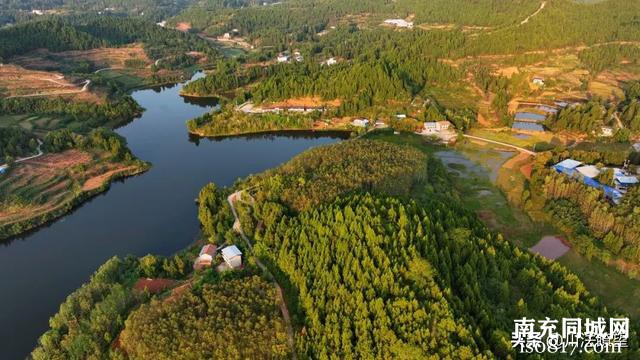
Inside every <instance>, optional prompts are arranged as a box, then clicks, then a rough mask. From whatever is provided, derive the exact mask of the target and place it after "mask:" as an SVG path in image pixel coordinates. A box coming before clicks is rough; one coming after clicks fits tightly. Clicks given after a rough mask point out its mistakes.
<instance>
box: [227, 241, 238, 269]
mask: <svg viewBox="0 0 640 360" xmlns="http://www.w3.org/2000/svg"><path fill="white" fill-rule="evenodd" d="M222 258H223V259H224V262H225V263H227V265H228V266H229V267H230V268H232V269H237V268H240V267H242V252H241V251H240V249H238V247H237V246H235V245H231V246H227V247H226V248H224V249H222Z"/></svg>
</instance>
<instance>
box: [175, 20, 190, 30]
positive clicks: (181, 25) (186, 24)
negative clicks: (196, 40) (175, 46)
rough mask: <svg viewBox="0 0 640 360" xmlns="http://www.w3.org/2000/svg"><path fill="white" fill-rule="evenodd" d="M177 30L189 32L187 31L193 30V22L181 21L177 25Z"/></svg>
mask: <svg viewBox="0 0 640 360" xmlns="http://www.w3.org/2000/svg"><path fill="white" fill-rule="evenodd" d="M176 30H178V31H182V32H187V31H189V30H191V23H190V22H179V23H178V24H177V25H176Z"/></svg>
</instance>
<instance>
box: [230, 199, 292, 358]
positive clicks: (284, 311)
mask: <svg viewBox="0 0 640 360" xmlns="http://www.w3.org/2000/svg"><path fill="white" fill-rule="evenodd" d="M243 192H244V190H239V191H236V192H234V193H233V194H231V195H229V197H228V198H227V201H228V202H229V205H230V206H231V212H232V213H233V217H234V218H235V222H234V224H233V228H234V229H235V230H236V231H237V232H238V233H239V234H240V236H241V237H242V239H243V240H244V241H245V243H246V244H247V247H248V248H249V250H251V253H253V246H252V245H251V241H249V238H247V236H246V235H245V234H244V231H242V225H241V224H240V218H239V217H238V213H237V211H236V207H235V205H234V203H235V202H236V201H241V200H242V193H243ZM254 260H255V261H256V265H258V267H259V268H260V269H261V270H262V271H264V272H265V273H266V274H267V275H268V276H269V277H270V278H271V279H272V280H273V285H274V286H275V287H276V292H277V294H278V298H279V300H280V311H281V312H282V318H283V319H284V322H285V324H286V325H287V336H288V338H289V346H290V347H291V357H292V358H293V359H294V360H297V358H298V356H297V355H296V346H295V345H296V343H295V340H294V338H293V326H292V325H291V315H290V314H289V309H288V308H287V302H286V301H285V298H284V295H283V292H282V286H280V284H278V281H277V280H276V278H275V276H273V274H272V273H271V271H269V269H267V267H266V266H264V264H262V262H261V261H260V259H258V257H257V256H254Z"/></svg>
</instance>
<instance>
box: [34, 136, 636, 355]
mask: <svg viewBox="0 0 640 360" xmlns="http://www.w3.org/2000/svg"><path fill="white" fill-rule="evenodd" d="M235 187H239V188H240V189H249V190H248V192H249V193H250V194H251V201H244V202H243V203H242V204H239V203H238V204H236V205H237V206H239V208H238V211H239V212H240V217H241V219H242V226H243V229H244V230H245V231H246V232H248V233H250V234H252V235H253V237H254V239H255V241H256V244H255V255H257V256H259V257H260V258H261V259H262V260H263V261H265V262H267V263H268V264H269V267H270V268H271V270H272V271H274V272H275V273H276V274H277V275H276V276H277V277H278V279H280V280H281V281H283V282H284V283H285V284H286V285H285V286H286V289H285V291H286V293H287V295H288V301H287V303H288V305H289V311H290V312H291V314H292V317H293V322H294V326H295V337H296V349H295V351H296V352H298V354H300V355H304V356H305V357H309V358H329V357H331V356H337V357H340V358H351V357H354V358H355V357H357V358H403V359H404V358H424V357H429V356H438V357H452V358H472V357H485V358H494V357H499V358H506V357H509V356H515V353H514V350H513V349H512V347H511V344H510V333H511V331H512V330H513V319H514V318H521V317H524V316H526V317H529V318H544V317H545V316H548V317H551V318H562V317H579V318H585V317H590V318H595V317H597V316H604V317H608V316H618V314H616V313H614V312H611V311H609V310H607V309H606V308H605V307H604V306H603V305H602V304H601V303H600V301H599V300H598V299H597V298H595V297H593V296H592V295H590V294H589V293H588V292H587V290H586V289H585V287H584V285H583V284H582V283H581V282H580V281H579V280H578V278H577V277H576V276H575V275H573V274H571V273H569V272H568V271H567V270H566V269H565V268H564V267H563V266H561V265H559V264H558V263H555V262H549V261H546V260H544V259H543V258H541V257H539V256H537V255H534V254H531V253H529V252H527V251H523V250H520V249H519V248H517V247H515V246H514V245H512V244H511V243H509V242H508V241H506V240H504V239H503V238H502V237H501V236H500V235H496V234H493V233H491V232H489V231H488V230H487V228H486V227H485V226H484V225H483V224H482V222H481V221H480V220H479V218H478V217H477V216H476V215H475V214H474V213H473V212H470V211H468V210H466V209H464V208H463V207H462V206H461V205H460V200H459V198H458V195H457V194H456V193H455V192H453V191H452V188H451V183H450V179H448V175H447V172H446V169H445V168H444V166H443V165H442V164H441V163H440V162H439V161H437V160H435V159H434V158H432V157H431V156H428V155H426V154H425V153H423V152H420V151H418V150H416V149H414V148H411V147H407V146H400V145H393V144H389V143H385V142H379V141H370V140H366V141H365V140H354V141H347V142H343V143H339V144H336V145H330V146H325V147H320V148H315V149H312V150H309V151H307V152H305V153H303V154H301V155H299V156H298V157H296V158H294V159H293V160H291V161H289V162H288V163H286V164H284V165H282V166H281V167H279V168H276V169H274V170H270V171H267V172H266V173H264V174H260V175H256V176H251V177H249V178H248V179H245V180H241V181H239V182H238V183H237V184H236V185H235ZM251 189H252V190H251ZM229 191H230V190H221V189H218V188H217V187H215V185H212V184H211V185H208V186H206V187H205V188H204V189H203V190H202V192H201V194H200V196H199V200H198V202H199V208H200V210H199V212H200V214H199V218H200V220H201V221H202V225H203V230H205V232H206V233H208V235H215V233H220V232H223V231H224V232H225V233H226V234H225V238H224V239H217V238H216V237H215V236H212V237H210V238H209V239H210V240H212V241H217V242H218V241H225V240H229V241H233V239H234V238H235V235H234V234H233V233H232V232H231V231H230V226H231V223H232V221H231V219H232V217H231V214H230V208H229V206H228V203H227V201H226V196H227V195H228V194H229ZM390 194H394V195H395V196H392V195H390ZM409 194H411V195H412V197H413V199H409V198H407V197H406V195H409ZM212 233H213V234H212ZM328 239H330V240H331V241H329V240H328ZM195 251H197V249H193V250H187V251H185V252H182V253H180V254H178V255H177V256H176V257H174V258H165V259H162V258H158V257H154V256H151V255H148V256H145V257H142V258H139V259H135V258H131V257H129V258H125V259H123V260H120V259H117V258H114V259H111V260H109V261H108V262H107V263H106V264H105V265H103V266H102V267H101V269H99V270H98V272H97V273H96V274H95V275H94V276H93V278H92V280H91V282H89V283H88V284H87V285H85V286H83V287H82V288H80V289H79V290H77V291H76V292H75V293H74V294H72V295H71V296H70V297H69V298H68V299H67V301H66V302H65V303H64V304H63V305H62V306H61V309H60V312H59V313H58V314H56V315H55V316H54V317H53V318H52V320H51V327H52V329H51V330H49V331H48V332H47V333H45V335H43V337H42V338H41V339H40V342H39V346H38V348H37V349H36V350H35V351H34V352H33V354H32V355H33V357H34V358H35V359H45V358H46V359H49V358H54V359H57V358H64V357H77V358H85V357H90V356H92V355H98V354H101V356H102V357H106V358H119V357H122V356H125V354H126V355H127V356H128V357H130V358H147V357H159V358H170V357H173V358H179V357H181V356H184V354H186V353H187V352H188V353H189V354H198V356H197V357H207V356H209V355H211V354H218V355H220V356H222V355H223V354H224V355H225V356H227V355H229V354H230V351H232V352H233V353H235V354H236V355H237V356H239V357H240V358H242V357H261V358H281V357H287V356H288V354H290V351H291V349H290V348H289V346H288V344H287V343H286V332H285V325H284V323H283V321H282V319H281V318H280V314H279V311H278V309H277V301H276V300H275V291H274V288H273V287H272V286H271V285H269V284H268V283H267V282H265V281H264V280H263V279H261V278H260V277H258V276H256V274H257V271H258V268H256V267H254V266H253V265H251V262H249V263H248V264H247V268H246V269H245V270H242V271H240V272H233V273H229V272H228V273H223V274H218V273H216V272H215V271H212V270H205V271H204V272H195V273H189V272H186V271H182V272H180V271H176V270H175V269H176V268H180V264H182V266H183V267H184V264H185V262H188V261H189V260H188V259H189V257H191V258H193V257H194V256H195V255H194V254H195ZM176 264H178V265H176ZM169 269H173V270H171V271H169ZM185 276H187V277H189V278H190V279H191V280H190V281H189V282H188V283H186V284H191V285H189V286H188V287H186V290H182V291H179V292H177V291H173V290H168V291H167V292H164V293H162V294H160V295H153V296H152V297H151V299H150V300H149V295H148V294H146V293H140V292H137V291H135V290H132V289H131V285H132V283H133V282H134V281H135V279H136V278H138V277H149V278H154V277H164V278H172V279H176V280H180V279H185ZM180 288H182V286H181V287H180ZM523 294H527V296H526V297H525V296H523ZM139 304H142V305H141V306H138V305H139ZM70 319H75V320H74V321H70ZM121 331H122V332H121ZM631 331H632V333H631V334H630V337H629V348H628V349H626V350H625V354H624V355H623V356H622V357H623V358H634V357H637V356H638V346H639V344H638V341H637V336H636V334H637V333H636V328H635V327H633V326H632V329H631ZM118 334H120V336H119V337H118ZM116 338H118V340H116ZM223 346H224V347H223ZM230 349H233V350H230ZM123 351H124V352H123ZM214 357H217V355H216V356H214Z"/></svg>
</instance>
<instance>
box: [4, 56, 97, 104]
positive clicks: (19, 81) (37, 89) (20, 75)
mask: <svg viewBox="0 0 640 360" xmlns="http://www.w3.org/2000/svg"><path fill="white" fill-rule="evenodd" d="M86 84H87V83H86V81H85V82H82V83H75V82H71V81H69V80H67V79H66V78H65V77H64V75H62V74H61V73H58V72H50V71H38V70H29V69H25V68H23V67H21V66H18V65H12V64H5V65H2V66H0V89H2V91H3V93H2V94H1V96H2V97H31V96H69V97H71V98H73V99H74V100H83V101H92V102H98V101H100V98H99V97H98V96H97V95H95V94H92V93H91V92H90V91H88V85H86Z"/></svg>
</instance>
